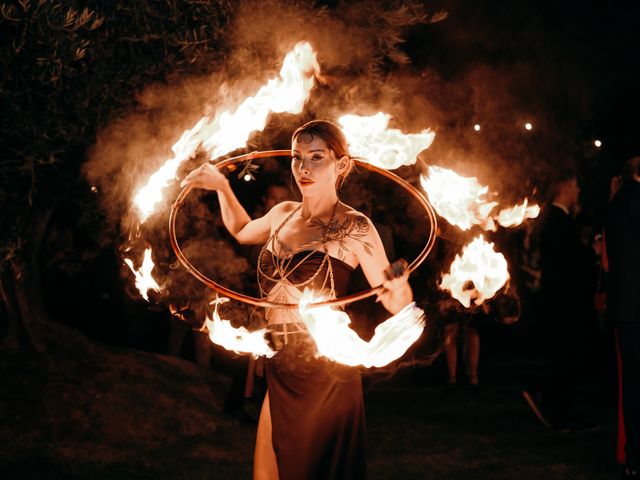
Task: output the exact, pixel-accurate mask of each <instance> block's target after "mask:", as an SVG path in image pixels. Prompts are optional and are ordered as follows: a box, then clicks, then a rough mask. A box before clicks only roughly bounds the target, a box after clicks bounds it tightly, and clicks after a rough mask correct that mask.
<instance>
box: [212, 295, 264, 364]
mask: <svg viewBox="0 0 640 480" xmlns="http://www.w3.org/2000/svg"><path fill="white" fill-rule="evenodd" d="M228 300H229V299H228V298H219V299H217V300H215V301H214V303H215V307H214V309H213V314H212V319H209V318H207V319H206V321H205V326H206V329H207V331H208V332H209V339H210V340H211V341H212V342H213V343H215V344H216V345H220V346H221V347H223V348H226V349H227V350H233V351H234V352H236V353H250V354H252V355H254V356H265V357H272V356H273V355H275V353H276V352H274V351H273V350H272V349H271V347H269V344H268V343H267V341H266V339H265V338H264V336H265V334H266V333H267V330H266V329H265V328H262V329H259V330H254V331H253V332H250V331H249V330H247V329H246V328H245V327H238V328H235V327H233V326H232V325H231V322H230V321H229V320H222V319H221V318H220V315H219V314H218V305H219V304H220V303H223V302H226V301H228Z"/></svg>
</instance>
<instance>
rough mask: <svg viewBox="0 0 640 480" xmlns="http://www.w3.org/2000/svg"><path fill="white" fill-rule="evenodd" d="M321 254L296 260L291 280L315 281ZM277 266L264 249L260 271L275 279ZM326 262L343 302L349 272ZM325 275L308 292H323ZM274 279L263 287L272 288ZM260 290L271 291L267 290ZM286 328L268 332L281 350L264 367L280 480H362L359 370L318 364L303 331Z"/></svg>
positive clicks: (322, 360) (346, 267)
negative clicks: (270, 284) (270, 286)
mask: <svg viewBox="0 0 640 480" xmlns="http://www.w3.org/2000/svg"><path fill="white" fill-rule="evenodd" d="M325 255H326V254H325V253H323V252H320V251H315V252H310V251H302V252H298V253H296V254H294V255H293V257H292V258H291V264H290V267H291V268H290V269H289V271H290V272H291V274H290V275H289V276H288V281H290V282H291V283H302V282H304V281H305V280H306V279H308V278H310V277H311V276H313V275H314V274H317V273H318V269H319V268H320V266H321V265H322V262H323V259H324V260H325V262H326V260H327V259H325ZM274 260H277V259H274V255H273V254H272V253H271V252H270V251H269V250H266V249H265V250H263V252H262V254H261V257H260V259H259V261H260V266H261V268H262V270H263V271H264V272H265V273H267V274H268V275H269V276H270V277H271V278H272V280H277V279H276V278H275V277H274V276H277V273H276V269H275V268H274ZM328 260H330V261H331V265H332V267H333V278H334V288H335V294H336V296H343V295H345V294H346V292H347V286H348V283H349V278H350V276H351V273H352V271H353V268H352V267H351V266H350V265H348V264H347V263H344V262H342V261H341V260H338V259H337V258H334V257H331V258H330V259H328ZM322 269H323V270H326V269H327V265H326V264H325V265H324V266H322ZM325 273H326V272H324V271H320V274H318V275H317V278H316V281H314V282H311V284H310V285H308V286H309V287H311V288H313V287H314V286H315V287H317V288H319V287H321V286H322V284H323V280H324V279H325V278H326V276H325ZM272 280H266V279H263V282H267V283H268V282H271V283H272V285H273V281H272ZM314 284H315V285H314ZM262 286H263V288H265V290H268V287H269V285H262ZM286 325H287V326H286V327H285V326H283V325H278V324H276V325H270V326H269V328H270V329H272V330H275V332H274V335H273V337H272V338H273V342H274V344H275V346H276V348H277V349H278V351H277V354H276V355H275V356H274V357H272V358H270V359H267V361H266V364H265V367H266V368H265V369H266V377H267V388H268V392H269V404H270V410H271V423H272V442H273V448H274V451H275V454H276V460H277V464H278V473H279V476H280V480H312V479H318V480H319V479H349V480H357V479H364V478H366V468H365V416H364V401H363V396H362V381H361V377H360V371H359V370H358V369H357V368H353V367H348V366H345V365H341V364H337V363H335V362H332V361H329V360H327V359H326V358H324V357H320V358H315V354H316V347H315V343H314V342H313V339H312V338H311V337H310V335H309V334H308V333H307V332H305V331H304V330H305V327H304V324H302V323H295V324H286ZM279 330H282V331H284V330H286V331H288V332H289V333H287V334H286V335H284V334H283V333H282V332H280V331H279ZM291 330H294V331H295V330H297V332H295V333H291Z"/></svg>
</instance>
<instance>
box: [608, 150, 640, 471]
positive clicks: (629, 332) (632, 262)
mask: <svg viewBox="0 0 640 480" xmlns="http://www.w3.org/2000/svg"><path fill="white" fill-rule="evenodd" d="M622 176H623V184H622V188H621V189H620V191H619V192H618V193H617V194H616V195H615V197H614V198H613V201H612V202H611V206H610V210H609V215H608V219H607V224H606V238H607V243H606V245H607V256H608V260H609V278H608V298H607V314H608V317H609V319H610V321H611V322H613V324H614V326H615V329H616V334H617V339H618V347H619V353H620V355H619V360H620V368H621V372H622V375H621V383H622V388H621V392H622V414H623V422H622V425H623V426H624V437H625V438H626V444H625V449H624V452H625V457H626V460H625V462H626V466H625V469H624V473H623V477H625V478H640V157H635V158H632V159H631V160H629V161H627V163H626V164H625V166H624V168H623V175H622Z"/></svg>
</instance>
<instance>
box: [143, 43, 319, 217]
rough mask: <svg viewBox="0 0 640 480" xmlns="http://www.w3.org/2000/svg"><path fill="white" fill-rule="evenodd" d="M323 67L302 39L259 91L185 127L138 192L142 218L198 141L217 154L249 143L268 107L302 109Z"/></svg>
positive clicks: (211, 154) (212, 155)
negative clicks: (168, 156) (170, 152)
mask: <svg viewBox="0 0 640 480" xmlns="http://www.w3.org/2000/svg"><path fill="white" fill-rule="evenodd" d="M319 71H320V67H319V65H318V62H317V60H316V55H315V52H314V51H313V49H312V48H311V45H309V44H308V43H306V42H300V43H298V44H297V45H296V46H295V47H294V49H293V50H292V51H291V52H289V53H288V54H287V55H286V57H285V59H284V63H283V65H282V69H281V70H280V76H279V77H276V78H272V79H270V80H269V81H268V82H267V83H266V85H264V86H263V87H262V88H260V90H258V92H257V93H256V95H255V96H253V97H248V98H246V99H245V100H244V101H243V102H242V104H241V105H240V106H239V107H238V108H237V109H236V110H235V111H234V112H232V113H231V112H229V111H224V112H222V113H220V114H218V115H216V116H215V117H207V116H205V117H203V118H201V119H200V120H199V121H198V122H197V123H196V125H195V126H194V127H193V128H192V129H191V130H187V131H185V132H184V133H183V134H182V136H181V137H180V140H178V142H176V144H175V145H173V147H172V150H173V153H174V157H173V158H171V159H169V160H167V161H166V162H165V163H164V164H163V165H162V166H161V167H160V169H158V170H157V171H156V172H155V173H154V174H153V175H151V177H150V178H149V180H148V182H147V184H146V185H145V186H144V187H143V188H141V189H140V190H139V191H138V193H137V194H136V195H135V198H134V203H135V205H136V207H137V209H138V213H139V216H140V222H144V221H145V220H146V219H147V218H149V216H150V215H151V214H152V213H153V212H154V209H155V207H156V205H157V204H158V203H159V202H160V201H161V200H162V190H163V189H164V188H165V187H166V186H167V185H168V184H169V182H171V181H173V180H174V179H175V177H176V172H177V170H178V167H179V166H180V164H181V163H182V162H183V161H185V160H186V159H188V158H190V157H191V156H192V155H193V154H194V153H195V151H196V149H197V148H198V147H199V146H202V148H203V149H204V150H205V151H206V152H207V153H208V155H209V157H210V158H211V159H215V158H218V157H220V156H221V155H224V154H226V153H229V152H231V151H233V150H236V149H238V148H242V147H244V146H246V143H247V140H248V139H249V135H250V134H251V133H252V132H254V131H258V130H262V129H264V127H265V125H266V122H267V117H268V115H269V113H270V112H275V113H281V112H289V113H294V114H295V113H300V112H301V111H302V107H303V106H304V103H305V101H306V100H307V98H308V96H309V92H310V90H311V87H313V83H314V74H316V73H318V72H319Z"/></svg>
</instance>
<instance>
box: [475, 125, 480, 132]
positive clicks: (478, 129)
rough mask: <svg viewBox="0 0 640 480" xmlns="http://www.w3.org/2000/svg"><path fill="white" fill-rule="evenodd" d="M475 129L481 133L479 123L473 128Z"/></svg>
mask: <svg viewBox="0 0 640 480" xmlns="http://www.w3.org/2000/svg"><path fill="white" fill-rule="evenodd" d="M473 129H474V130H475V131H476V132H479V131H480V124H479V123H476V124H475V125H474V126H473Z"/></svg>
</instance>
